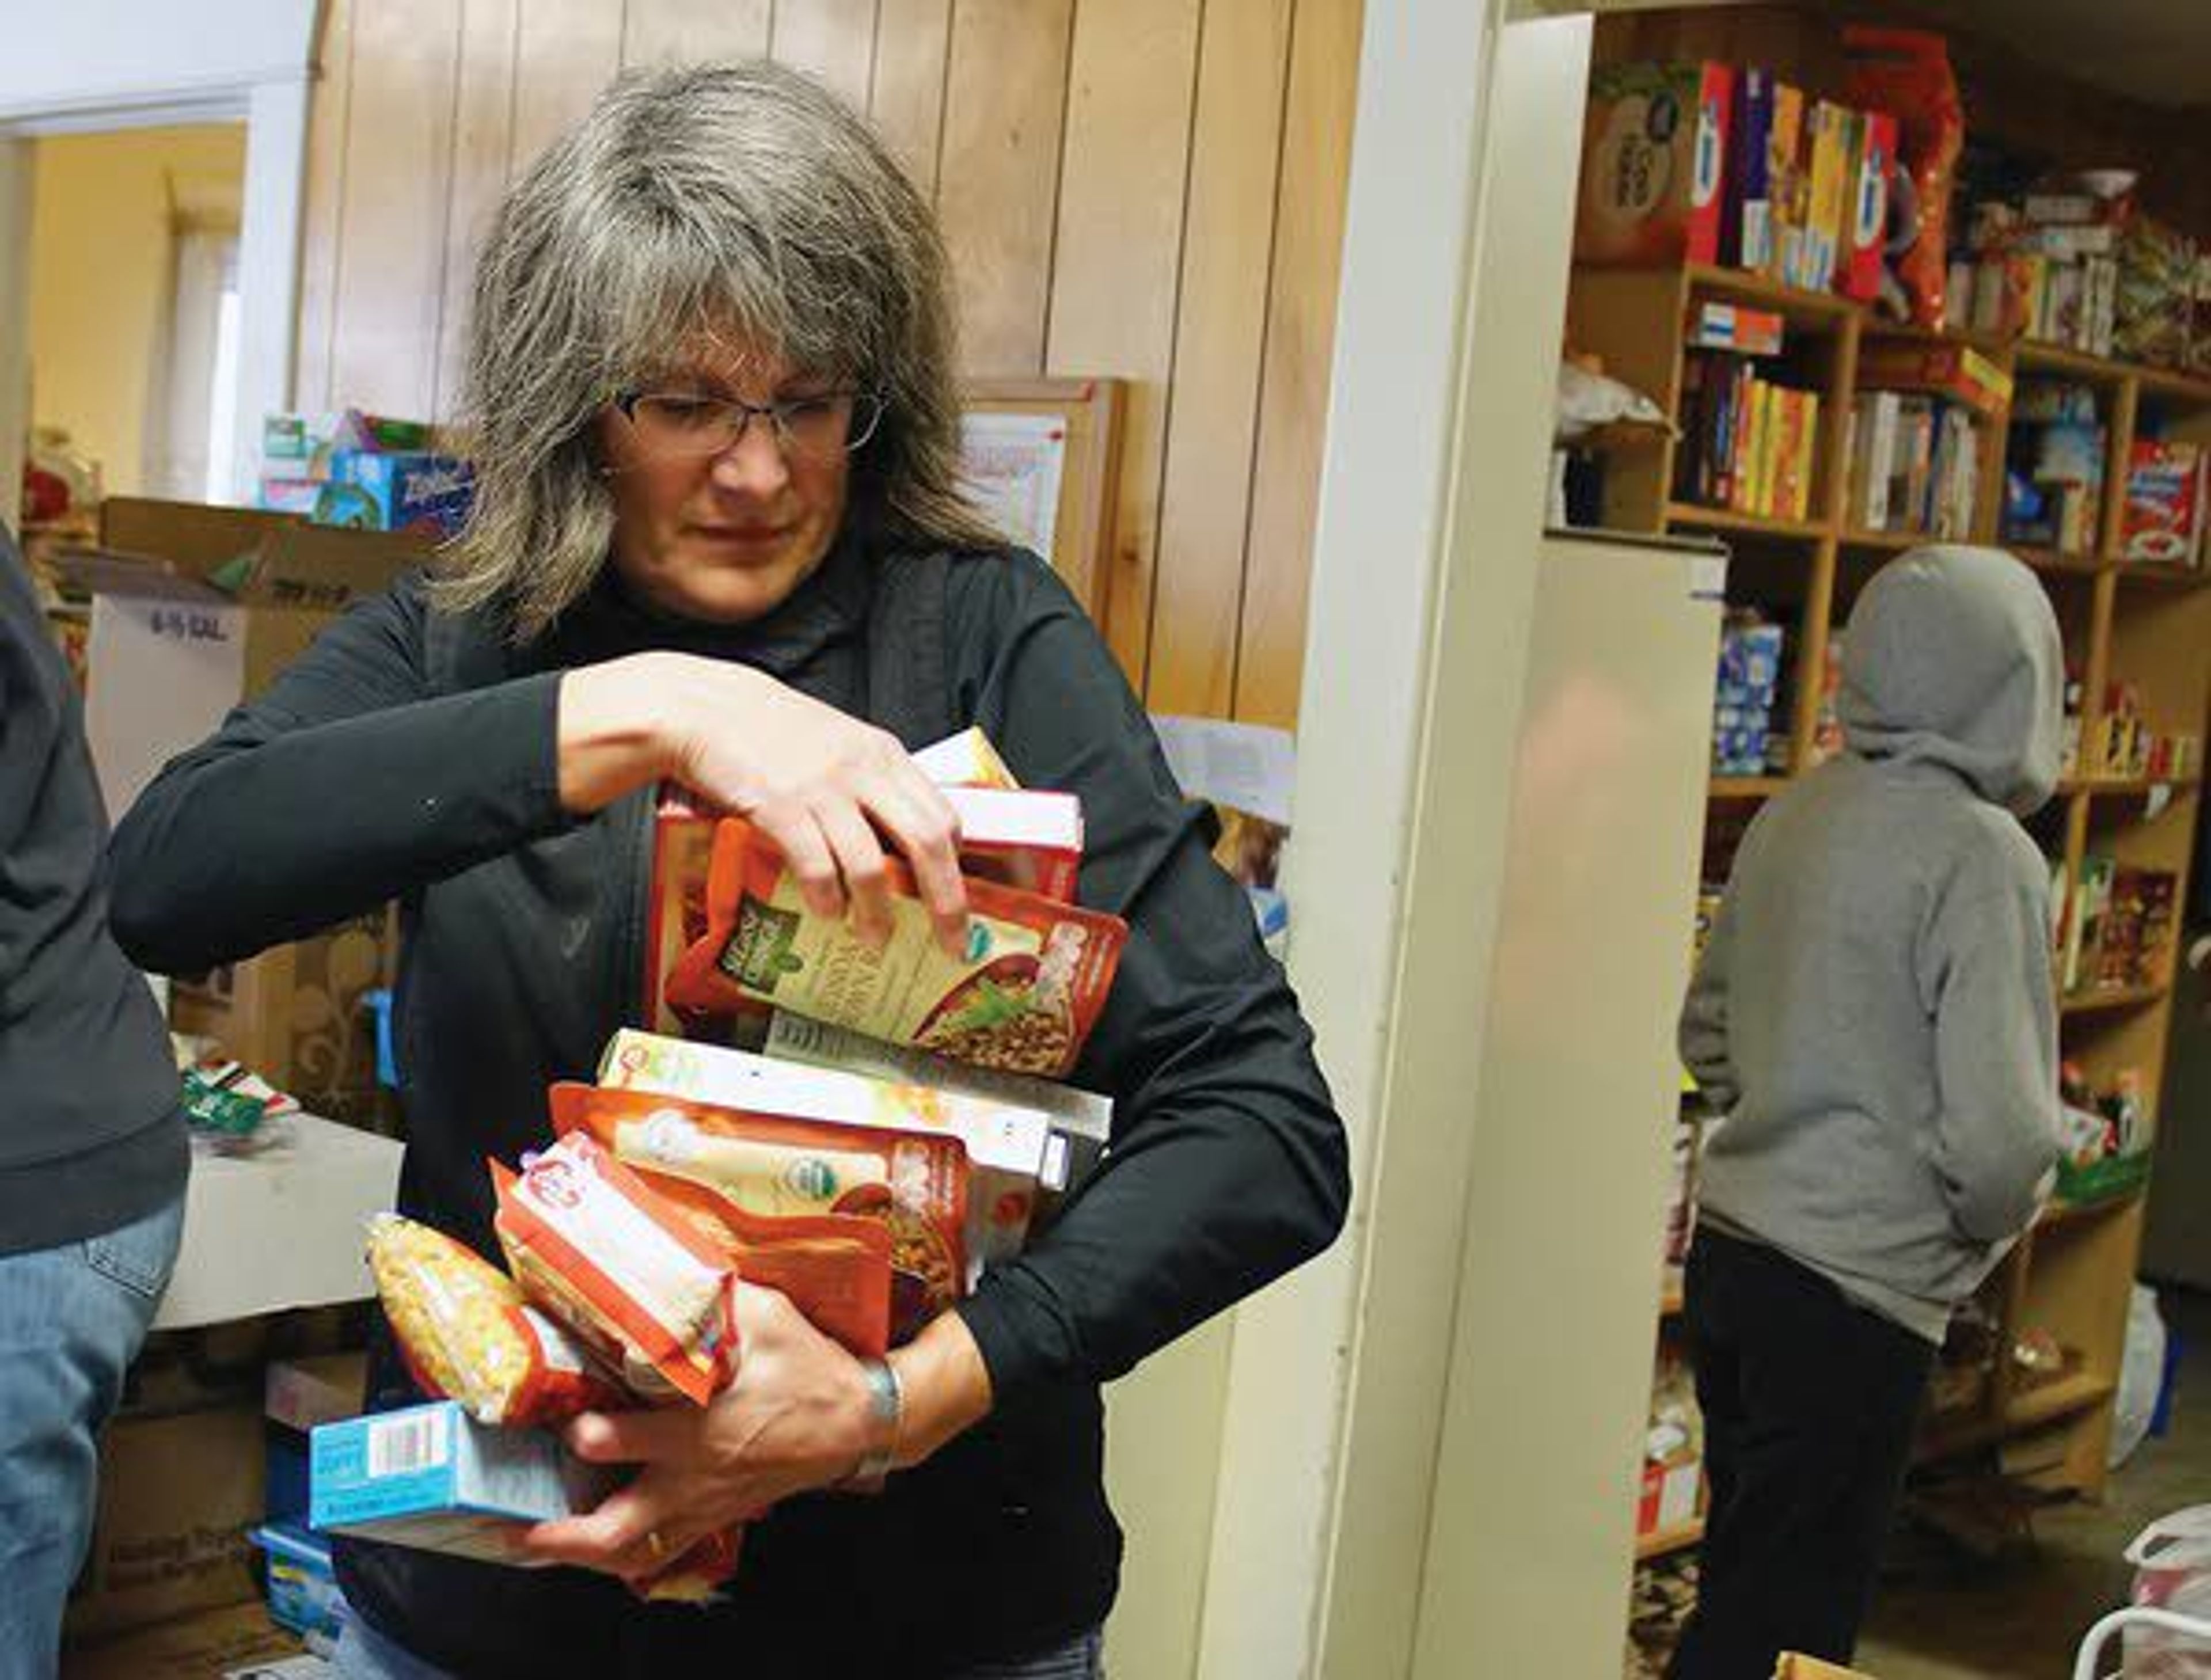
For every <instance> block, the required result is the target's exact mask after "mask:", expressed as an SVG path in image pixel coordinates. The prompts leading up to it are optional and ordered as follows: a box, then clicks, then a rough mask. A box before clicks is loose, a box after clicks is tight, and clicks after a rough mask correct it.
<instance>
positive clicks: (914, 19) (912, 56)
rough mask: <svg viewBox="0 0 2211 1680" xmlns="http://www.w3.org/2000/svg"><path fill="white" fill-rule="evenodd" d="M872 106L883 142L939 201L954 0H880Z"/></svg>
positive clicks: (926, 194)
mask: <svg viewBox="0 0 2211 1680" xmlns="http://www.w3.org/2000/svg"><path fill="white" fill-rule="evenodd" d="M878 4H879V10H878V12H877V15H876V18H875V76H874V83H873V86H872V87H871V88H869V100H868V108H869V114H870V115H871V116H872V117H873V118H875V129H876V131H877V132H878V133H880V134H881V136H882V137H883V143H884V144H886V145H887V146H888V147H889V148H890V149H891V155H892V156H893V157H895V158H896V159H897V160H898V161H899V163H900V166H901V167H903V168H904V169H905V170H906V173H907V175H908V176H909V177H911V178H912V181H913V184H914V185H916V186H918V187H919V188H920V189H921V191H922V193H923V195H924V197H929V198H931V199H934V198H935V197H936V150H937V147H938V145H939V143H941V142H942V139H943V136H944V73H945V70H946V68H947V65H948V60H949V58H950V56H951V50H952V0H878Z"/></svg>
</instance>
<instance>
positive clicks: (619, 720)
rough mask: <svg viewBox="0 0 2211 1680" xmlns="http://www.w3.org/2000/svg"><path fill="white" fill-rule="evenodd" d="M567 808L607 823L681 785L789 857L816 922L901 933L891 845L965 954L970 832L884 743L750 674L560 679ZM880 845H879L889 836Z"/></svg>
mask: <svg viewBox="0 0 2211 1680" xmlns="http://www.w3.org/2000/svg"><path fill="white" fill-rule="evenodd" d="M559 729H560V801H561V804H564V805H566V807H567V809H568V810H571V811H574V812H576V813H578V814H579V815H580V814H584V813H588V812H591V811H595V810H600V809H602V808H603V807H604V806H606V805H609V804H612V803H613V802H614V801H615V800H616V799H618V798H621V797H622V796H623V795H624V794H626V793H629V792H632V791H634V790H636V789H637V788H639V787H642V786H644V785H646V784H647V783H649V782H653V781H657V780H661V779H668V780H672V781H675V782H680V783H681V784H682V785H684V786H685V787H687V788H688V789H690V790H691V791H693V792H694V793H695V794H697V795H698V796H699V797H700V798H702V799H704V800H705V801H706V803H707V804H711V805H712V806H714V807H717V808H718V809H721V810H730V811H734V812H736V814H737V815H739V816H743V817H746V818H748V820H750V821H751V822H753V823H754V825H755V826H756V827H758V828H760V831H761V833H763V834H766V836H767V837H768V838H769V839H770V840H773V841H774V842H775V844H776V845H777V846H778V847H779V848H780V849H781V851H782V852H783V855H784V861H785V862H786V864H788V865H789V867H790V869H791V874H792V876H793V877H794V879H795V880H796V881H797V883H798V888H799V891H800V894H801V895H802V896H803V898H804V900H805V902H806V906H807V908H808V909H809V910H811V911H813V912H814V913H815V914H817V915H823V916H842V915H844V914H845V913H846V912H847V910H849V911H850V912H851V918H852V925H853V928H854V931H857V933H859V934H860V936H861V937H863V938H867V939H869V940H874V941H878V942H879V941H881V939H883V938H884V937H887V936H888V934H889V932H890V929H891V907H890V893H889V886H888V882H887V879H886V876H885V873H884V866H883V865H884V856H883V846H882V838H887V839H888V840H889V841H890V843H891V845H892V846H893V848H894V849H895V850H897V851H898V852H899V853H900V855H901V856H903V857H904V858H905V859H906V863H907V864H908V865H909V866H910V867H911V868H912V871H913V877H914V883H915V887H916V889H917V890H918V893H919V895H920V898H921V901H922V903H923V904H924V906H926V907H927V908H928V910H929V913H930V919H931V920H932V921H933V922H934V923H935V925H936V932H937V937H938V939H939V941H940V942H941V943H942V944H943V946H944V948H945V949H946V950H947V952H948V953H950V954H953V955H959V954H960V952H962V951H963V950H964V949H965V944H966V933H967V895H966V887H965V885H964V884H963V883H962V882H961V880H960V859H959V844H960V833H959V824H958V822H957V821H956V820H955V818H954V816H953V813H952V808H951V806H950V805H948V804H947V803H946V802H945V799H944V796H943V795H942V793H940V792H938V791H937V790H936V785H934V784H933V783H931V782H930V779H929V778H928V777H926V776H925V775H924V774H923V773H921V771H920V770H919V769H918V768H917V767H915V765H914V762H913V760H912V758H911V757H909V756H908V755H907V754H906V749H905V748H904V747H903V746H901V745H900V743H899V740H898V738H897V737H895V736H893V735H892V734H890V733H889V732H888V731H885V730H881V729H877V728H875V726H874V725H870V724H864V723H862V722H860V721H858V720H857V719H853V718H849V717H847V716H845V713H841V712H839V711H838V710H837V709H836V708H835V707H830V706H825V705H823V704H822V703H821V701H817V700H812V699H809V697H808V696H806V695H804V694H800V693H799V692H798V691H797V689H795V688H789V687H786V686H785V685H784V684H783V683H780V682H777V681H776V680H775V679H774V678H772V677H771V676H765V675H763V674H762V673H760V672H759V671H756V670H752V669H750V668H749V667H747V666H744V665H737V664H727V663H724V662H723V661H721V660H718V659H704V658H696V657H694V656H693V655H690V654H684V653H639V654H633V655H631V656H630V657H628V658H621V659H614V660H609V662H607V663H606V664H597V665H585V666H583V667H581V668H579V669H578V670H572V671H568V672H566V674H565V675H563V676H562V677H561V679H560V725H559ZM879 833H880V836H881V838H879Z"/></svg>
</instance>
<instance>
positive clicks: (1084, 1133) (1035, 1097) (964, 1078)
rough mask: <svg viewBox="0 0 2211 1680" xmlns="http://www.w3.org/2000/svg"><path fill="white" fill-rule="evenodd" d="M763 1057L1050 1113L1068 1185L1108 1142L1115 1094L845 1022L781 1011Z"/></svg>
mask: <svg viewBox="0 0 2211 1680" xmlns="http://www.w3.org/2000/svg"><path fill="white" fill-rule="evenodd" d="M764 1048H765V1049H766V1052H767V1054H768V1055H770V1056H771V1057H775V1058H780V1059H782V1060H784V1061H791V1062H806V1063H809V1064H812V1065H813V1066H815V1067H824V1068H837V1069H841V1070H843V1071H845V1072H847V1073H857V1074H863V1075H865V1076H866V1077H869V1078H870V1079H882V1080H887V1081H889V1082H891V1083H893V1084H905V1085H925V1086H929V1087H931V1088H933V1089H937V1090H941V1091H948V1092H952V1093H954V1094H956V1095H961V1096H972V1097H981V1098H984V1099H985V1100H987V1101H993V1102H1003V1103H1009V1104H1011V1105H1013V1106H1014V1107H1018V1108H1033V1109H1036V1110H1038V1111H1039V1112H1041V1113H1045V1114H1048V1115H1050V1116H1051V1124H1052V1130H1053V1131H1054V1132H1056V1133H1057V1135H1058V1136H1059V1137H1061V1138H1062V1139H1063V1140H1064V1141H1065V1143H1066V1145H1067V1168H1066V1171H1067V1183H1068V1187H1069V1189H1072V1188H1073V1187H1074V1186H1076V1185H1078V1184H1080V1183H1081V1181H1082V1180H1083V1179H1084V1178H1086V1177H1087V1175H1088V1174H1089V1173H1090V1171H1091V1169H1092V1168H1094V1167H1095V1166H1096V1165H1097V1163H1098V1161H1099V1156H1100V1155H1103V1154H1104V1153H1105V1149H1106V1148H1107V1146H1108V1144H1109V1143H1111V1142H1112V1134H1113V1100H1112V1098H1111V1097H1107V1096H1100V1095H1098V1094H1097V1093H1095V1092H1093V1091H1086V1090H1082V1089H1079V1088H1077V1087H1075V1086H1073V1085H1065V1084H1061V1083H1058V1082H1057V1081H1055V1080H1049V1079H1039V1078H1035V1077H1032V1076H1029V1075H1026V1074H1019V1073H1003V1072H1000V1071H998V1070H996V1069H993V1068H980V1067H972V1066H969V1065H967V1064H964V1063H960V1062H948V1061H946V1060H945V1059H944V1058H942V1057H940V1056H932V1055H930V1054H929V1053H928V1052H926V1051H923V1050H915V1049H912V1048H911V1047H909V1046H905V1045H895V1044H886V1043H884V1042H883V1041H882V1040H879V1039H871V1038H868V1037H866V1036H864V1035H863V1034H859V1033H856V1032H852V1031H851V1030H850V1029H849V1028H843V1027H831V1026H826V1025H824V1024H823V1023H822V1022H818V1021H809V1020H808V1019H807V1018H806V1017H805V1016H797V1015H793V1014H791V1012H790V1011H789V1010H777V1011H776V1012H775V1015H774V1016H773V1018H772V1021H771V1022H770V1023H769V1026H768V1030H767V1040H766V1045H765V1046H764ZM1056 1200H1057V1198H1054V1197H1051V1196H1049V1195H1046V1196H1041V1197H1039V1213H1040V1214H1041V1213H1043V1212H1045V1211H1046V1210H1048V1209H1049V1208H1051V1206H1052V1205H1054V1204H1055V1203H1056Z"/></svg>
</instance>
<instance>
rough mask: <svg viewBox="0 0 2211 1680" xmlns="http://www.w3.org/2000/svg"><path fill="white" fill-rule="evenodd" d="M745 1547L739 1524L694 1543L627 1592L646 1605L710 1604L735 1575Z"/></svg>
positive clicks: (741, 1525)
mask: <svg viewBox="0 0 2211 1680" xmlns="http://www.w3.org/2000/svg"><path fill="white" fill-rule="evenodd" d="M744 1545H745V1529H744V1525H743V1524H742V1523H738V1524H736V1525H734V1526H732V1527H729V1528H725V1529H724V1530H723V1531H721V1532H720V1533H719V1534H710V1535H708V1536H707V1537H706V1538H705V1539H703V1540H700V1541H699V1542H697V1543H696V1544H694V1545H692V1546H691V1547H689V1548H688V1550H685V1552H684V1554H683V1556H681V1557H679V1558H677V1559H676V1560H675V1562H672V1563H670V1564H669V1566H668V1567H667V1568H665V1569H663V1570H661V1571H660V1572H659V1573H658V1574H651V1575H647V1576H645V1578H644V1579H643V1580H635V1581H632V1582H631V1583H630V1591H631V1592H634V1593H635V1594H636V1595H637V1596H638V1597H639V1598H643V1599H644V1600H645V1601H646V1602H647V1603H648V1604H712V1603H713V1602H715V1600H717V1599H718V1598H720V1597H721V1596H722V1593H721V1589H722V1586H724V1583H725V1582H727V1581H728V1580H729V1579H730V1577H731V1576H732V1575H734V1574H736V1573H737V1564H738V1562H739V1561H740V1560H741V1559H742V1556H743V1555H744Z"/></svg>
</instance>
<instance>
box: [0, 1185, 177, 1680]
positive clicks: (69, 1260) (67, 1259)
mask: <svg viewBox="0 0 2211 1680" xmlns="http://www.w3.org/2000/svg"><path fill="white" fill-rule="evenodd" d="M184 1222H185V1204H184V1198H183V1197H182V1196H179V1198H177V1199H176V1200H175V1201H174V1202H173V1203H171V1204H169V1205H168V1206H167V1207H166V1208H163V1209H162V1210H161V1211H160V1212H158V1213H154V1214H151V1215H149V1216H147V1217H146V1218H144V1219H142V1220H139V1221H138V1222H136V1223H135V1224H130V1225H125V1226H124V1227H123V1228H121V1229H120V1230H115V1231H110V1232H108V1233H107V1234H106V1235H104V1236H97V1237H90V1238H88V1239H86V1240H84V1241H82V1242H71V1243H64V1244H62V1245H61V1246H58V1247H54V1248H39V1249H33V1250H32V1251H31V1252H28V1253H23V1254H5V1255H0V1583H4V1586H0V1680H52V1677H53V1674H54V1672H55V1671H56V1669H57V1668H58V1665H59V1663H60V1654H59V1653H60V1646H61V1625H62V1604H63V1603H64V1600H65V1599H66V1598H68V1597H69V1590H70V1583H71V1582H73V1581H74V1580H76V1572H77V1570H78V1568H79V1567H80V1566H82V1563H83V1562H84V1553H85V1548H86V1546H87V1545H88V1544H90V1541H91V1537H92V1513H93V1495H94V1489H95V1488H96V1486H97V1483H98V1470H99V1451H98V1447H97V1446H96V1440H97V1437H98V1435H99V1432H100V1425H101V1424H103V1423H104V1422H106V1421H107V1416H108V1414H109V1413H110V1412H112V1411H113V1410H115V1404H116V1401H117V1400H118V1398H120V1397H121V1395H122V1392H123V1374H124V1371H125V1370H126V1369H127V1368H129V1366H130V1362H131V1360H132V1359H134V1358H136V1356H137V1353H138V1348H139V1344H140V1343H142V1342H143V1341H144V1340H145V1339H146V1327H147V1326H148V1325H149V1324H151V1323H152V1322H153V1320H154V1307H156V1306H157V1305H159V1304H160V1301H161V1291H162V1290H163V1289H167V1287H168V1284H169V1269H170V1268H171V1267H172V1266H173V1265H175V1264H176V1258H177V1242H178V1239H179V1236H180V1235H181V1234H182V1233H183V1230H184Z"/></svg>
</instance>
